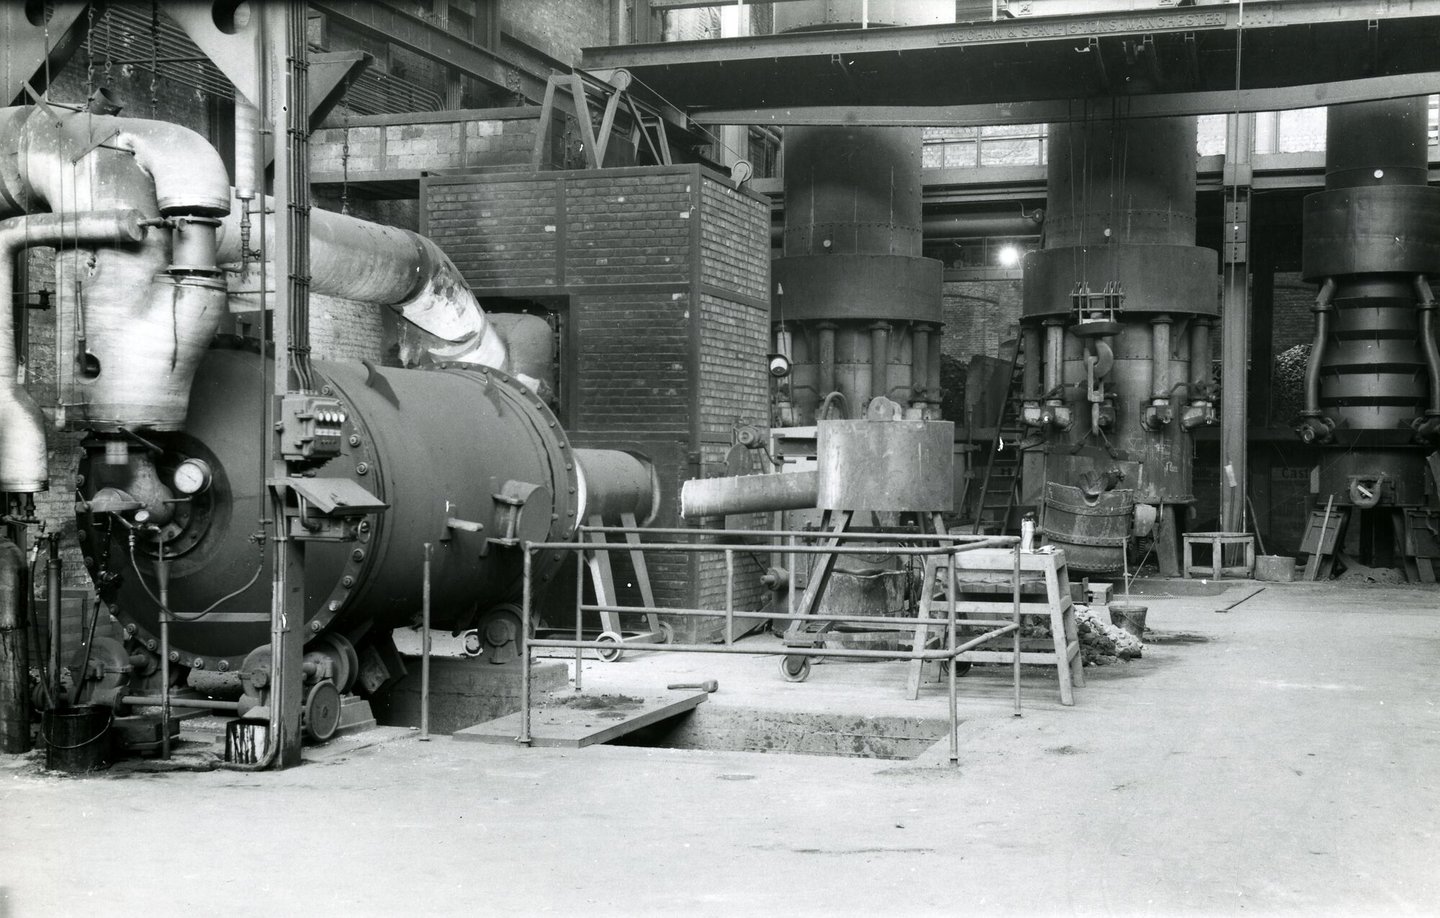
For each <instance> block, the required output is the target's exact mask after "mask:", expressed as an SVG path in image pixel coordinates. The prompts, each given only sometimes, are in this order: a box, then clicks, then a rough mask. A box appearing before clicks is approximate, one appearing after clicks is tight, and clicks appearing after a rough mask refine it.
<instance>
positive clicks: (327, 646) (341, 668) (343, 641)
mask: <svg viewBox="0 0 1440 918" xmlns="http://www.w3.org/2000/svg"><path fill="white" fill-rule="evenodd" d="M311 646H312V647H314V648H315V649H316V650H320V651H323V652H324V653H325V654H326V655H328V656H329V657H330V658H331V659H332V660H334V661H335V676H334V681H335V688H336V690H337V691H339V692H340V693H341V694H344V693H345V692H348V691H350V687H351V686H353V685H354V684H355V677H356V675H358V674H359V672H360V655H359V654H358V653H356V652H355V645H354V644H352V643H350V640H349V639H348V638H346V637H345V636H344V635H341V634H325V635H321V636H320V637H319V638H318V639H317V640H316V641H315V643H314V644H312V645H311Z"/></svg>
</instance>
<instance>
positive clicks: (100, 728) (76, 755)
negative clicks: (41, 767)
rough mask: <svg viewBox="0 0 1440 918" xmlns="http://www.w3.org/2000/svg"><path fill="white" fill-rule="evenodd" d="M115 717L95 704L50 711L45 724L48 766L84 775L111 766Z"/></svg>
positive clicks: (43, 725) (45, 717) (46, 713)
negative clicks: (111, 729) (112, 723)
mask: <svg viewBox="0 0 1440 918" xmlns="http://www.w3.org/2000/svg"><path fill="white" fill-rule="evenodd" d="M113 717H114V712H113V711H111V709H110V708H105V707H100V706H99V705H92V704H82V705H77V706H76V707H73V708H65V709H63V710H56V711H46V712H45V716H44V719H43V720H42V721H41V726H42V727H43V731H42V737H43V738H44V740H45V767H46V768H48V769H50V770H51V771H64V772H69V773H70V774H83V773H84V772H87V771H94V770H96V769H97V768H104V767H105V766H106V765H109V764H110V749H111V742H110V725H111V721H112V720H113Z"/></svg>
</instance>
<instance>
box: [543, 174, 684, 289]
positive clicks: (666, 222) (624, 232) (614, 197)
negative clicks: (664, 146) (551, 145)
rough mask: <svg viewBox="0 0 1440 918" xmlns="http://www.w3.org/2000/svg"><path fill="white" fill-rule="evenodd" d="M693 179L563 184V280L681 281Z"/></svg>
mask: <svg viewBox="0 0 1440 918" xmlns="http://www.w3.org/2000/svg"><path fill="white" fill-rule="evenodd" d="M694 182H695V178H694V176H693V174H687V172H680V173H665V172H661V173H657V174H654V175H643V174H635V175H622V176H615V177H612V176H609V175H606V174H605V173H603V172H595V173H588V172H577V173H570V174H569V177H567V178H566V180H565V244H566V251H565V279H566V282H567V283H571V284H613V283H617V282H620V283H646V282H666V281H669V282H685V281H687V280H689V272H690V258H691V252H690V248H691V246H690V220H691V219H692V217H694V216H695V215H694V214H692V197H693V185H694Z"/></svg>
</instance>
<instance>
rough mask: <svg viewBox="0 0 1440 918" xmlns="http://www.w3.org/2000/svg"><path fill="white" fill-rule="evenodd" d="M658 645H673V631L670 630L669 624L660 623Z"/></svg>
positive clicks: (672, 629)
mask: <svg viewBox="0 0 1440 918" xmlns="http://www.w3.org/2000/svg"><path fill="white" fill-rule="evenodd" d="M660 643H662V644H673V643H675V629H674V628H672V627H670V623H669V622H661V623H660Z"/></svg>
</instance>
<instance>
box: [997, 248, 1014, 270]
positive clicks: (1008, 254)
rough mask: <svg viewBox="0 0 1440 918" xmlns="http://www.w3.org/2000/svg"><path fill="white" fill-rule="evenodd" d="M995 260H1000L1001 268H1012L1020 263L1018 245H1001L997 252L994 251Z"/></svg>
mask: <svg viewBox="0 0 1440 918" xmlns="http://www.w3.org/2000/svg"><path fill="white" fill-rule="evenodd" d="M995 260H996V261H998V262H1000V266H1001V267H1002V268H1013V267H1015V266H1016V265H1018V264H1020V247H1019V246H1014V245H1007V246H1002V247H1001V248H1000V251H999V252H996V253H995Z"/></svg>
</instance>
